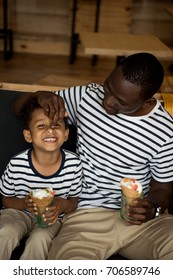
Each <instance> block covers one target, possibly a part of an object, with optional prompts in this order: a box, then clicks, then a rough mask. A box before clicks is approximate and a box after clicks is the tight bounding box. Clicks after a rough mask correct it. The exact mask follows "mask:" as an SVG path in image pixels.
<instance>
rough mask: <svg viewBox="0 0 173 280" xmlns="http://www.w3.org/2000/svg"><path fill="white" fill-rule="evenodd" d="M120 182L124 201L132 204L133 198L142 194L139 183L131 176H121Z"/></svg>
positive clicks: (140, 196)
mask: <svg viewBox="0 0 173 280" xmlns="http://www.w3.org/2000/svg"><path fill="white" fill-rule="evenodd" d="M120 183H121V190H122V194H123V196H124V198H123V199H124V203H125V204H128V205H130V206H134V199H136V198H142V196H143V193H142V186H141V184H140V183H139V182H138V181H137V180H135V179H132V178H123V179H122V180H121V182H120Z"/></svg>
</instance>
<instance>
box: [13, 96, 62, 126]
mask: <svg viewBox="0 0 173 280" xmlns="http://www.w3.org/2000/svg"><path fill="white" fill-rule="evenodd" d="M33 95H34V96H35V95H36V96H37V99H38V103H39V104H40V106H41V107H42V108H43V110H44V112H45V114H46V115H47V116H48V117H49V118H50V119H52V125H56V123H57V121H58V120H59V119H63V118H64V116H66V115H67V114H66V111H65V105H64V100H63V98H62V97H60V96H59V95H57V94H55V93H53V92H49V91H36V92H34V93H33V92H26V93H22V94H21V95H19V97H18V98H17V99H16V100H15V102H14V103H13V108H12V109H13V112H14V113H15V114H16V115H17V116H20V111H21V108H22V107H23V105H24V104H25V102H26V101H27V100H28V99H29V98H30V97H32V96H33Z"/></svg>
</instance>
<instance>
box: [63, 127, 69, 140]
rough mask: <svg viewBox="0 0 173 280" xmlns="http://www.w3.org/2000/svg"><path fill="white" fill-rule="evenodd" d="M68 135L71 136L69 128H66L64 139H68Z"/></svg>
mask: <svg viewBox="0 0 173 280" xmlns="http://www.w3.org/2000/svg"><path fill="white" fill-rule="evenodd" d="M68 136H69V128H66V130H65V135H64V141H67V140H68Z"/></svg>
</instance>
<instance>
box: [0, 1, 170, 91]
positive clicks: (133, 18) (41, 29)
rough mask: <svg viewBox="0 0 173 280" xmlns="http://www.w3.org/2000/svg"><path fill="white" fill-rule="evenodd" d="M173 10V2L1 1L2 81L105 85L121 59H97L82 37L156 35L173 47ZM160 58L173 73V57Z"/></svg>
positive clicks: (0, 51)
mask: <svg viewBox="0 0 173 280" xmlns="http://www.w3.org/2000/svg"><path fill="white" fill-rule="evenodd" d="M171 9H172V10H173V1H172V0H171V1H170V0H121V1H116V0H101V1H96V0H78V1H75V0H49V1H47V0H29V1H27V0H8V1H5V0H0V11H1V14H0V28H1V36H0V82H2V83H3V82H9V83H26V84H43V85H44V84H47V85H59V86H71V85H75V84H76V85H77V84H83V83H87V82H90V81H93V82H98V83H102V82H103V81H104V79H105V78H106V77H107V75H108V74H109V72H110V71H111V70H112V68H113V67H114V66H115V63H116V57H113V56H109V55H106V56H104V55H102V56H98V57H97V60H96V61H95V63H93V56H92V55H86V54H85V53H84V49H83V45H82V42H81V40H80V35H81V34H83V33H84V32H98V33H108V34H117V33H120V34H145V35H155V36H157V37H158V38H159V39H160V40H161V41H162V42H163V43H164V44H165V45H166V46H168V47H169V48H170V49H171V50H173V13H171ZM4 27H5V29H6V31H5V32H6V33H5V36H6V39H7V42H6V44H7V45H6V48H7V51H6V53H5V52H4ZM127 44H128V43H127ZM11 50H12V52H11ZM160 60H161V62H162V64H163V66H164V69H165V75H166V76H172V75H173V65H172V63H173V57H172V58H170V57H164V58H161V59H160Z"/></svg>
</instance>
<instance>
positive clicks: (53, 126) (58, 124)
mask: <svg viewBox="0 0 173 280" xmlns="http://www.w3.org/2000/svg"><path fill="white" fill-rule="evenodd" d="M61 126H62V124H61V123H57V124H55V125H51V128H58V127H61Z"/></svg>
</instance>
